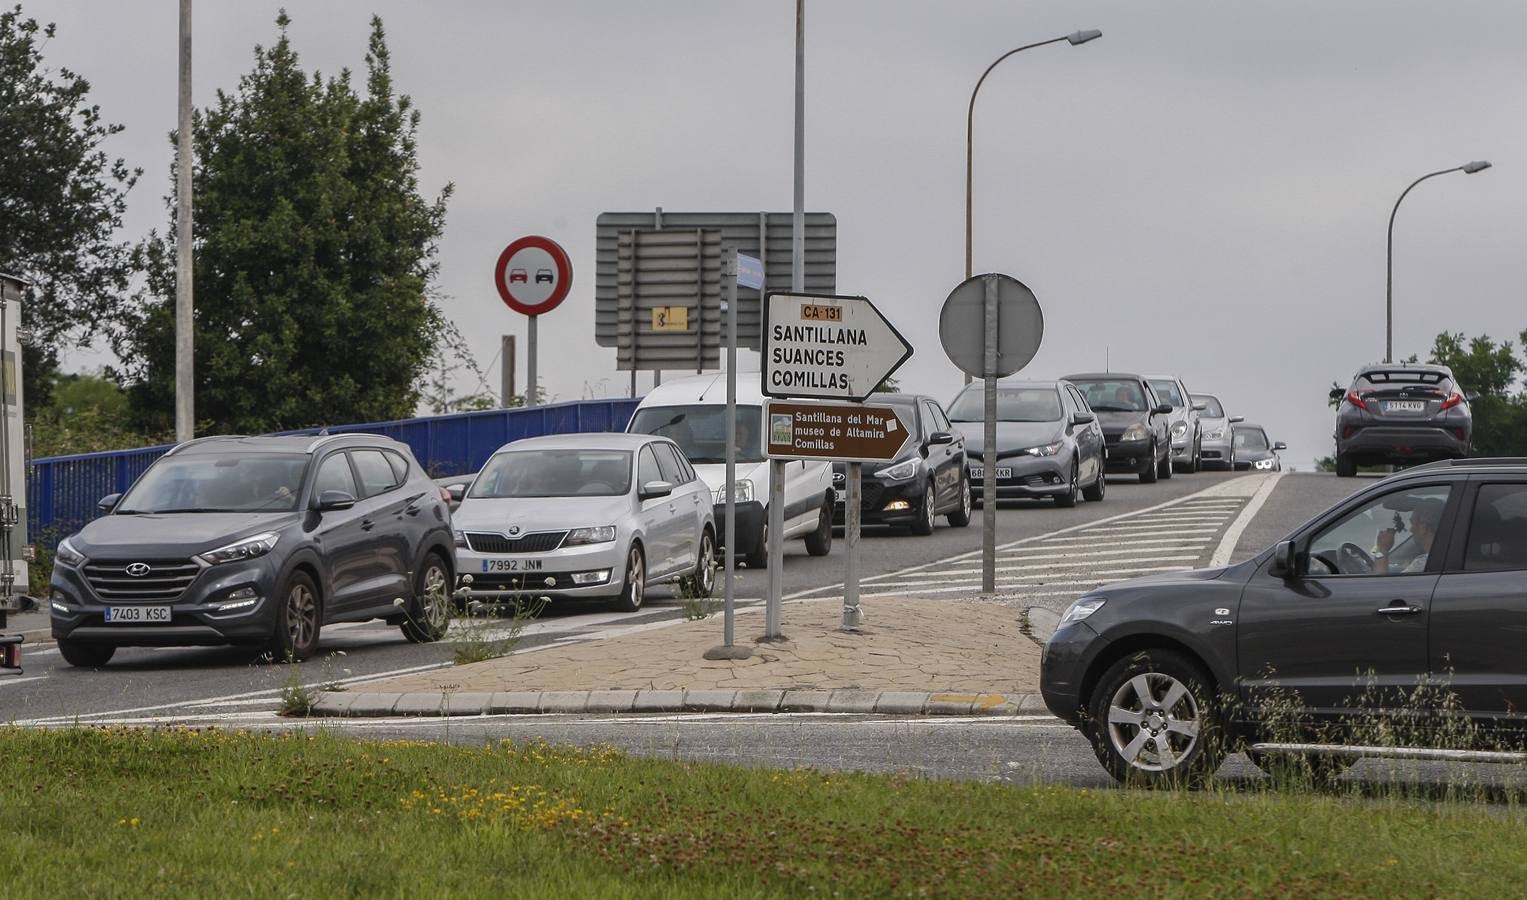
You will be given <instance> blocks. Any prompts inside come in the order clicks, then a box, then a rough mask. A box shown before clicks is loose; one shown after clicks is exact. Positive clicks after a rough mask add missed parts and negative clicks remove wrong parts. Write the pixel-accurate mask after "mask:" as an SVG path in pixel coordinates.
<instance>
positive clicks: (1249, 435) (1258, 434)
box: [1235, 428, 1271, 450]
mask: <svg viewBox="0 0 1527 900" xmlns="http://www.w3.org/2000/svg"><path fill="white" fill-rule="evenodd" d="M1269 446H1271V445H1269V444H1268V443H1267V432H1265V431H1263V430H1262V429H1260V428H1237V429H1236V430H1235V449H1237V450H1266V449H1267V448H1268V447H1269Z"/></svg>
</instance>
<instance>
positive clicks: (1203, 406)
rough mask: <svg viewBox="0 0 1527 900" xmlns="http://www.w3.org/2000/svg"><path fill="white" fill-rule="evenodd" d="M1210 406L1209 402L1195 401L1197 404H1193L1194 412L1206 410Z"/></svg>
mask: <svg viewBox="0 0 1527 900" xmlns="http://www.w3.org/2000/svg"><path fill="white" fill-rule="evenodd" d="M1208 408H1209V404H1207V403H1195V404H1193V411H1194V412H1203V411H1204V410H1206V409H1208Z"/></svg>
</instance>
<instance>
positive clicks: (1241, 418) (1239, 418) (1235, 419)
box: [1230, 416, 1246, 425]
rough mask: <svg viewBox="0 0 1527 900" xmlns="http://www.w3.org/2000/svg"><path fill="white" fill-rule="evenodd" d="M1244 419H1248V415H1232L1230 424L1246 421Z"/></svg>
mask: <svg viewBox="0 0 1527 900" xmlns="http://www.w3.org/2000/svg"><path fill="white" fill-rule="evenodd" d="M1244 421H1246V417H1245V416H1231V417H1230V424H1231V425H1234V424H1235V423H1237V422H1244Z"/></svg>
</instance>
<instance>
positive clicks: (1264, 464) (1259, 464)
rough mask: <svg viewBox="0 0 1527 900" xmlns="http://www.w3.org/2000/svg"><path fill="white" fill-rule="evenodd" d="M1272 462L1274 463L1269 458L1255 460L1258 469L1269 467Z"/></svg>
mask: <svg viewBox="0 0 1527 900" xmlns="http://www.w3.org/2000/svg"><path fill="white" fill-rule="evenodd" d="M1273 464H1274V462H1273V460H1270V459H1259V460H1257V468H1259V469H1271V468H1272V467H1273Z"/></svg>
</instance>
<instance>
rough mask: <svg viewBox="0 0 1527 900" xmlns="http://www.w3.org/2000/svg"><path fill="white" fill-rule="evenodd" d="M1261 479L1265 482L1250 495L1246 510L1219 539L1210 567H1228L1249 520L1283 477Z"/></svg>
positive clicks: (1280, 473) (1249, 522)
mask: <svg viewBox="0 0 1527 900" xmlns="http://www.w3.org/2000/svg"><path fill="white" fill-rule="evenodd" d="M1263 477H1264V478H1265V479H1266V480H1265V481H1263V482H1262V484H1261V485H1259V486H1258V487H1257V492H1256V493H1255V494H1252V495H1251V500H1250V502H1248V503H1247V504H1246V508H1245V509H1243V510H1241V514H1240V515H1239V516H1236V518H1235V521H1234V522H1232V523H1231V524H1230V528H1229V529H1227V530H1226V531H1225V536H1224V537H1222V538H1220V542H1219V547H1217V548H1215V551H1214V556H1213V558H1211V559H1210V560H1209V565H1210V567H1217V566H1224V565H1229V563H1230V557H1231V555H1232V554H1233V553H1235V545H1236V544H1237V543H1238V542H1239V541H1240V540H1241V534H1242V533H1244V532H1245V531H1246V526H1247V525H1250V524H1251V520H1252V519H1253V518H1255V517H1256V514H1257V513H1258V512H1259V511H1260V510H1261V509H1262V504H1264V503H1266V502H1267V498H1268V496H1269V495H1270V494H1272V492H1273V488H1275V487H1277V486H1278V480H1279V479H1281V478H1282V477H1283V473H1282V472H1274V473H1273V474H1271V475H1265V476H1263Z"/></svg>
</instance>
